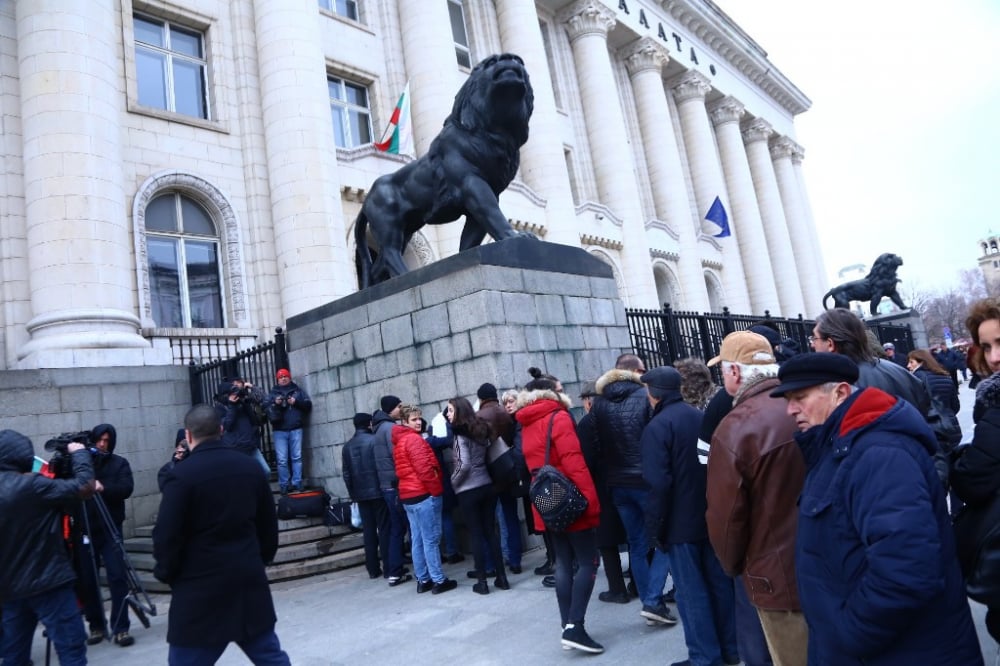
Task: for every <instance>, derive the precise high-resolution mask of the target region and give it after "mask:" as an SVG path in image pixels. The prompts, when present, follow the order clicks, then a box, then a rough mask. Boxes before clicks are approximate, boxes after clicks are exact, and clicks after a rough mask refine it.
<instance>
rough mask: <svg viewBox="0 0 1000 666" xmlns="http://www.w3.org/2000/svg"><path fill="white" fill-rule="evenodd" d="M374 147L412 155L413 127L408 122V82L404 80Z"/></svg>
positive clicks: (386, 151) (398, 153)
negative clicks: (394, 106)
mask: <svg viewBox="0 0 1000 666" xmlns="http://www.w3.org/2000/svg"><path fill="white" fill-rule="evenodd" d="M375 147H376V148H378V149H379V150H381V151H382V152H384V153H392V154H394V155H413V154H414V153H413V127H412V125H411V123H410V82H409V81H407V82H406V88H404V89H403V94H402V95H400V96H399V101H398V102H396V108H395V109H393V111H392V118H390V119H389V126H388V127H386V128H385V132H384V133H383V134H382V139H381V140H380V141H379V142H378V143H376V144H375Z"/></svg>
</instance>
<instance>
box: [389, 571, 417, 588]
mask: <svg viewBox="0 0 1000 666" xmlns="http://www.w3.org/2000/svg"><path fill="white" fill-rule="evenodd" d="M409 580H413V576H411V575H410V574H408V573H404V574H402V575H399V576H389V587H396V586H397V585H402V584H403V583H405V582H407V581H409Z"/></svg>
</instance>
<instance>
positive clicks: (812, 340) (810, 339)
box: [809, 335, 826, 343]
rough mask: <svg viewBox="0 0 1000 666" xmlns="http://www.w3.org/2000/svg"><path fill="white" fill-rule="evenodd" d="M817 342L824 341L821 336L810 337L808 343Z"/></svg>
mask: <svg viewBox="0 0 1000 666" xmlns="http://www.w3.org/2000/svg"><path fill="white" fill-rule="evenodd" d="M817 340H826V338H824V337H823V336H822V335H810V336H809V342H811V343H812V342H816V341H817Z"/></svg>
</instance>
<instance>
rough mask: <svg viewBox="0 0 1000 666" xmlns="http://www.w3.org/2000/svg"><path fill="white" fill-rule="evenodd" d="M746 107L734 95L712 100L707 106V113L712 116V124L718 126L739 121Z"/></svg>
mask: <svg viewBox="0 0 1000 666" xmlns="http://www.w3.org/2000/svg"><path fill="white" fill-rule="evenodd" d="M745 111H746V107H745V106H743V103H742V102H740V101H739V100H738V99H736V98H735V97H731V96H730V97H724V98H722V99H720V100H719V101H718V102H714V103H713V104H711V105H710V106H709V108H708V114H709V116H710V117H711V118H712V124H713V125H715V126H716V127H718V126H719V125H724V124H726V123H735V122H739V120H740V118H742V117H743V114H744V112H745Z"/></svg>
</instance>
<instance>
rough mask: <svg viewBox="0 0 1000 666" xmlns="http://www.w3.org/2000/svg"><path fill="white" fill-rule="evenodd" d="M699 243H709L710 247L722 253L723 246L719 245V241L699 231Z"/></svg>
mask: <svg viewBox="0 0 1000 666" xmlns="http://www.w3.org/2000/svg"><path fill="white" fill-rule="evenodd" d="M698 242H699V243H701V242H705V243H708V244H709V245H711V246H712V247H714V248H715V249H716V250H719V251H720V252H721V251H722V244H721V243H719V241H717V240H715V237H714V236H709V235H708V234H706V233H705V232H703V231H699V232H698Z"/></svg>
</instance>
